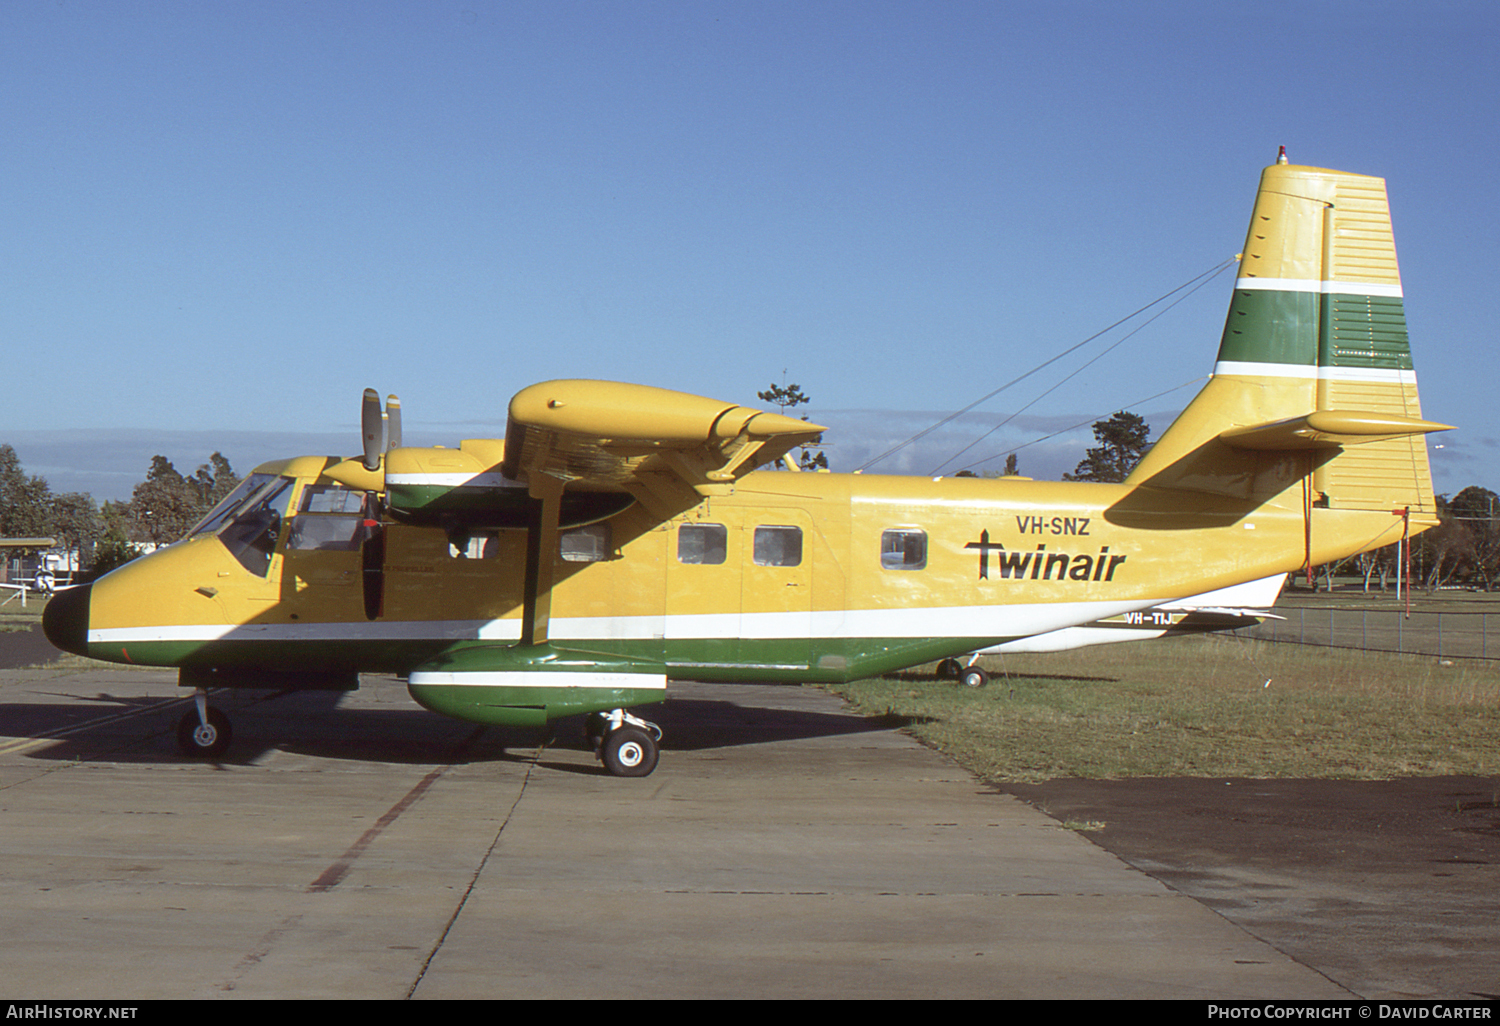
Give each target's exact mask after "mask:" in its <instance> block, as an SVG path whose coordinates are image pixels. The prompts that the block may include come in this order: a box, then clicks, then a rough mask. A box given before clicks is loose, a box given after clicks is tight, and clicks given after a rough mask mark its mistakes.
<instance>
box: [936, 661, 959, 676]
mask: <svg viewBox="0 0 1500 1026" xmlns="http://www.w3.org/2000/svg"><path fill="white" fill-rule="evenodd" d="M963 672H964V664H963V663H961V662H959V661H958V660H957V659H944V660H943V661H942V662H940V663H938V664H937V678H938V680H958V678H959V677H960V676H962V675H963Z"/></svg>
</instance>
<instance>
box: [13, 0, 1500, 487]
mask: <svg viewBox="0 0 1500 1026" xmlns="http://www.w3.org/2000/svg"><path fill="white" fill-rule="evenodd" d="M1497 36H1500V5H1496V4H1493V3H1481V2H1473V3H1470V2H1449V3H1442V2H1426V3H1422V4H1412V3H1397V2H1380V0H1364V2H1358V3H1355V2H1350V3H1317V2H1308V0H1303V2H1299V3H1277V2H1258V3H1241V2H1235V0H1228V2H1216V3H1206V2H1194V3H1187V2H1180V3H1176V2H1173V3H1169V2H1162V3H1151V2H1131V3H1103V2H1097V3H1083V2H1072V3H1070V2H1066V0H1050V2H1046V3H1006V2H988V3H974V2H923V3H916V2H907V3H890V2H881V0H860V2H851V3H843V2H816V0H798V2H792V3H780V2H754V3H749V2H737V3H731V2H714V0H699V2H637V3H626V2H602V0H591V2H569V0H546V2H537V3H531V2H508V3H488V2H479V0H456V2H449V0H424V2H409V3H397V2H374V0H360V2H353V3H340V2H322V0H298V2H272V0H256V2H253V3H234V2H203V0H199V2H192V3H162V2H149V0H142V2H135V3H131V4H120V3H116V2H112V0H61V2H60V0H45V2H42V0H11V2H9V3H6V4H4V5H0V90H3V93H0V95H4V96H5V97H6V102H5V104H4V105H3V106H0V131H3V138H4V139H5V140H6V144H5V146H4V148H3V150H0V189H3V194H4V195H5V197H6V198H7V202H6V204H5V214H4V218H5V228H6V230H5V233H4V237H5V244H4V245H3V246H0V289H3V296H4V299H3V303H0V345H3V355H4V361H3V367H4V380H5V382H6V385H7V387H6V391H5V396H4V401H3V404H0V442H9V443H10V444H12V445H14V446H15V447H16V449H17V451H18V452H19V453H20V455H21V458H22V460H23V462H24V463H25V465H26V467H27V469H28V470H29V471H31V472H33V473H41V474H43V475H44V476H46V477H47V478H48V479H49V481H51V482H52V484H53V488H54V490H55V491H66V490H73V489H82V490H89V491H93V492H94V494H95V495H96V496H97V497H99V498H107V497H124V496H125V495H127V494H128V491H129V486H130V485H131V484H132V483H134V482H135V481H138V480H140V478H141V477H142V476H143V475H144V472H145V469H146V466H147V464H148V463H149V459H150V456H151V455H152V454H153V453H154V452H158V451H163V452H164V454H165V455H167V456H169V457H170V458H172V459H173V460H174V461H176V463H177V465H178V466H179V468H180V469H191V468H192V467H195V466H196V465H197V464H199V463H202V462H204V461H206V459H207V456H208V454H209V452H210V451H212V450H214V449H222V450H223V451H224V452H225V453H226V454H227V455H229V456H230V458H231V460H233V462H234V463H235V465H236V467H237V468H239V469H241V470H248V469H249V467H250V465H253V464H254V463H255V462H259V461H260V460H263V459H269V458H273V457H275V456H279V455H292V454H295V453H296V452H300V451H323V450H324V449H325V448H328V447H335V449H334V451H352V450H353V449H354V448H355V447H356V446H357V444H358V442H357V440H358V432H357V426H356V425H357V416H358V405H359V396H360V393H361V390H362V389H364V388H365V387H366V386H373V387H376V388H379V389H381V390H382V391H383V392H396V393H398V394H400V395H401V397H402V401H403V407H404V410H405V414H406V423H407V428H408V438H409V440H412V441H417V442H421V443H423V444H428V443H447V444H452V443H455V442H456V441H457V440H458V439H459V438H461V437H472V436H492V435H498V434H500V433H502V431H503V425H504V417H505V408H506V403H507V402H508V401H509V398H510V396H511V395H512V394H513V393H514V392H515V391H517V390H518V389H520V388H522V387H524V386H525V385H528V384H531V383H533V382H535V381H540V380H545V379H548V378H555V377H597V378H613V379H620V380H630V381H641V382H645V383H649V384H655V385H661V386H664V387H669V388H677V389H682V390H685V391H692V392H699V393H703V394H707V395H712V396H715V397H719V398H724V399H730V400H736V401H740V402H744V403H746V404H749V405H754V404H755V403H756V400H755V392H756V391H757V390H759V389H763V388H766V387H767V386H768V385H770V384H771V383H773V382H778V383H779V382H782V381H792V382H796V383H798V384H800V385H801V386H802V388H803V390H804V391H806V392H807V393H809V394H810V395H811V396H812V397H813V400H814V402H813V405H812V407H811V408H810V410H811V414H812V416H813V418H814V419H815V420H819V421H821V422H823V423H826V424H829V425H830V426H832V427H833V428H834V431H833V432H832V433H831V434H830V436H829V438H828V441H829V443H830V446H829V449H828V452H829V455H830V457H831V458H832V459H833V461H834V464H835V467H836V468H838V469H852V468H853V467H854V466H857V465H859V464H860V463H861V462H863V461H864V460H865V459H868V458H869V457H870V456H873V455H876V454H877V453H878V452H880V451H883V450H884V449H885V448H888V447H889V446H890V445H894V444H895V443H896V442H898V441H900V440H901V439H902V438H904V437H906V436H907V435H909V434H911V433H913V432H915V431H917V430H920V429H921V428H922V427H925V426H927V425H929V424H931V423H932V422H933V421H935V420H937V419H938V418H940V417H942V416H944V415H946V414H948V413H951V412H952V411H954V410H956V409H958V408H959V407H962V406H964V405H966V404H968V403H969V402H971V401H973V400H975V399H977V398H979V397H980V396H982V395H984V394H986V393H988V392H990V391H991V390H993V389H995V388H998V387H999V386H1000V385H1002V384H1004V383H1005V382H1006V381H1009V380H1010V379H1011V378H1014V377H1015V376H1017V375H1018V374H1020V373H1022V372H1024V371H1026V370H1028V369H1030V368H1031V367H1033V366H1035V365H1036V364H1038V363H1040V362H1042V361H1043V360H1045V359H1047V358H1050V357H1052V356H1054V355H1056V354H1057V353H1059V352H1061V351H1063V350H1065V349H1067V348H1068V347H1070V346H1073V345H1075V344H1076V343H1078V342H1080V341H1082V340H1083V339H1085V338H1087V337H1088V336H1090V335H1092V334H1094V333H1095V332H1097V331H1098V330H1099V329H1101V328H1103V327H1105V326H1106V325H1109V324H1111V323H1112V322H1114V321H1116V320H1118V319H1120V318H1121V317H1123V316H1125V315H1126V314H1128V313H1130V312H1131V311H1133V310H1135V309H1137V308H1139V307H1141V306H1143V305H1144V304H1146V303H1149V302H1150V301H1151V300H1153V299H1155V298H1157V297H1158V296H1160V295H1162V294H1163V293H1166V292H1167V291H1169V290H1171V289H1173V288H1176V287H1177V286H1179V285H1181V284H1182V283H1183V282H1186V281H1188V280H1189V279H1192V278H1193V277H1194V276H1195V275H1198V274H1199V273H1201V272H1203V271H1206V270H1208V269H1210V268H1212V267H1214V266H1216V265H1218V264H1219V263H1220V262H1222V261H1223V260H1225V259H1226V258H1227V257H1230V256H1232V255H1233V254H1234V253H1235V252H1236V251H1237V250H1238V249H1239V248H1240V246H1241V244H1242V243H1243V239H1244V233H1245V226H1246V223H1247V221H1248V217H1249V211H1250V203H1251V200H1252V198H1253V194H1254V189H1255V184H1256V181H1257V177H1258V175H1259V172H1260V169H1261V167H1262V166H1264V165H1265V164H1268V163H1270V162H1271V161H1273V160H1274V159H1275V156H1276V149H1277V147H1278V146H1279V145H1285V146H1286V147H1287V149H1288V152H1289V153H1290V155H1291V158H1292V160H1293V161H1294V162H1298V163H1308V164H1315V165H1319V166H1324V167H1334V168H1340V169H1343V170H1350V171H1358V172H1362V173H1366V174H1374V175H1380V176H1382V177H1385V178H1386V179H1387V181H1388V185H1389V190H1390V194H1391V201H1392V207H1393V211H1394V219H1395V223H1396V235H1397V247H1398V251H1399V255H1400V259H1401V265H1402V272H1403V279H1404V285H1405V290H1406V297H1407V300H1406V302H1407V312H1408V318H1409V324H1410V327H1411V331H1412V338H1413V349H1414V353H1415V358H1416V361H1417V369H1418V377H1419V380H1420V383H1421V388H1422V400H1423V408H1424V413H1425V414H1426V415H1427V416H1428V417H1429V418H1431V419H1435V420H1440V421H1444V422H1446V423H1451V424H1456V425H1458V426H1459V427H1460V428H1461V430H1460V431H1458V432H1453V433H1451V434H1450V435H1448V436H1447V437H1443V438H1439V439H1438V440H1437V441H1438V442H1439V443H1441V444H1442V445H1443V448H1442V449H1440V450H1434V468H1435V473H1436V477H1437V485H1438V488H1439V490H1440V491H1448V492H1453V491H1457V490H1458V489H1460V488H1462V487H1464V486H1466V485H1469V484H1481V485H1484V486H1486V487H1490V488H1495V489H1496V490H1500V473H1497V472H1496V462H1495V461H1496V455H1497V448H1496V446H1497V442H1500V409H1497V404H1495V403H1494V402H1493V401H1492V399H1491V396H1490V391H1491V388H1490V387H1489V386H1490V383H1491V382H1492V381H1493V379H1494V377H1495V363H1494V360H1493V358H1492V357H1491V356H1490V353H1491V350H1492V349H1493V348H1494V340H1493V331H1492V328H1491V326H1490V322H1489V321H1488V318H1487V316H1485V312H1486V311H1487V309H1488V306H1489V302H1488V300H1489V298H1490V295H1491V292H1492V289H1491V287H1490V285H1489V284H1488V271H1487V268H1488V267H1489V266H1490V264H1491V262H1492V252H1491V251H1492V248H1493V240H1494V239H1496V238H1497V236H1500V231H1497V228H1500V225H1497V221H1500V215H1497V205H1496V201H1495V185H1496V181H1495V179H1496V171H1495V169H1496V168H1497V167H1500V160H1497V159H1496V158H1497V153H1496V152H1495V151H1496V149H1497V147H1500V143H1497V133H1496V131H1495V125H1496V124H1497V122H1500V118H1497V117H1496V115H1497V113H1500V111H1497V107H1500V103H1497V99H1500V62H1496V61H1495V60H1494V58H1493V50H1494V46H1495V40H1496V38H1497ZM1229 284H1230V282H1229V278H1228V277H1227V276H1220V277H1219V278H1217V279H1216V280H1215V281H1213V282H1212V283H1210V284H1209V285H1208V286H1207V287H1205V288H1203V289H1202V290H1200V291H1198V292H1196V293H1194V294H1193V295H1192V296H1191V297H1189V298H1187V299H1186V300H1185V301H1183V302H1182V303H1181V305H1179V306H1177V307H1176V308H1174V309H1173V310H1172V311H1170V312H1169V313H1167V314H1165V315H1164V316H1163V317H1162V318H1161V319H1160V320H1158V321H1156V322H1155V323H1153V324H1152V325H1150V326H1148V327H1146V328H1145V329H1143V330H1142V331H1141V332H1140V333H1139V334H1137V335H1135V336H1133V337H1131V338H1130V339H1128V340H1126V341H1124V342H1122V343H1121V344H1120V345H1119V346H1118V347H1117V348H1115V349H1114V350H1113V351H1111V352H1109V353H1108V354H1107V355H1105V356H1103V357H1102V358H1100V359H1099V361H1098V362H1097V363H1095V364H1093V365H1092V366H1090V367H1088V368H1086V369H1084V370H1083V371H1081V372H1080V373H1078V375H1077V376H1076V377H1074V378H1071V379H1069V380H1067V381H1066V382H1065V383H1063V384H1062V385H1061V386H1060V387H1057V388H1056V390H1055V391H1053V392H1051V393H1050V394H1047V395H1045V396H1041V393H1042V392H1043V391H1044V390H1045V389H1047V388H1051V387H1053V386H1054V385H1056V384H1057V383H1058V381H1059V379H1060V378H1062V376H1063V375H1064V374H1068V373H1071V372H1072V371H1073V370H1075V369H1076V368H1077V367H1078V365H1079V363H1080V361H1081V359H1086V358H1088V357H1091V356H1094V355H1097V353H1098V352H1099V351H1100V349H1102V348H1103V347H1104V346H1107V345H1109V344H1111V343H1113V342H1116V341H1119V338H1120V333H1119V332H1116V333H1114V334H1113V335H1111V336H1108V337H1106V338H1105V339H1103V340H1102V341H1101V343H1096V344H1095V345H1094V346H1092V347H1086V348H1085V349H1083V350H1080V353H1079V355H1078V357H1077V358H1072V359H1070V360H1068V361H1060V362H1059V363H1058V364H1057V365H1055V366H1054V367H1052V368H1049V369H1048V370H1047V371H1044V372H1042V373H1041V374H1038V375H1037V376H1035V377H1034V378H1031V379H1028V380H1027V381H1025V382H1022V383H1021V384H1019V385H1017V386H1015V387H1013V388H1011V389H1008V390H1006V391H1004V392H1001V393H1000V394H999V395H998V396H996V397H995V398H994V399H992V400H990V401H989V402H987V403H985V404H983V405H982V406H980V407H979V408H978V409H977V410H975V411H974V412H973V413H971V414H968V415H966V416H965V417H964V418H962V419H961V420H960V421H957V422H955V425H954V426H952V427H950V428H948V429H945V430H944V431H941V432H936V433H934V434H933V435H931V436H928V437H927V438H925V439H923V441H922V442H921V443H919V444H917V445H913V446H911V447H908V448H907V449H905V450H902V452H901V453H900V454H898V455H897V456H896V457H892V458H891V459H889V460H887V461H886V462H884V463H881V464H877V465H876V466H875V467H873V468H872V469H873V470H885V471H892V472H910V473H931V472H932V471H933V470H934V469H935V468H936V467H937V466H938V465H940V464H941V463H943V461H945V460H947V459H948V458H949V457H950V456H951V455H952V454H953V452H955V451H956V450H958V449H959V448H961V447H962V446H964V445H967V444H968V443H969V442H970V441H972V440H973V439H974V438H975V437H976V436H978V435H979V434H981V433H982V432H984V431H986V430H988V429H989V428H990V427H992V426H994V425H995V424H996V423H997V422H998V421H999V420H1001V419H1003V418H1004V417H1006V416H1009V415H1010V414H1012V413H1014V412H1015V411H1016V410H1018V409H1019V408H1021V407H1023V406H1026V404H1029V403H1033V402H1034V405H1032V406H1029V407H1028V408H1027V409H1026V410H1025V413H1024V414H1023V415H1022V416H1020V417H1018V418H1017V419H1016V420H1014V421H1012V422H1011V423H1010V424H1008V425H1006V426H1005V427H1003V428H1000V429H999V430H997V431H996V432H995V433H994V434H993V435H992V436H990V437H989V438H988V439H986V440H985V441H984V442H982V443H980V444H979V445H977V446H976V447H975V448H974V449H972V450H970V452H969V453H968V454H967V455H965V456H964V457H962V458H961V459H960V460H959V461H958V462H957V463H955V464H951V465H949V467H948V468H947V469H948V471H949V472H951V471H952V470H953V469H956V467H957V466H961V465H964V464H967V463H971V462H973V461H974V460H975V459H978V458H979V457H980V456H996V457H998V458H997V459H996V460H994V461H993V462H991V463H988V464H985V465H984V466H989V467H998V466H999V465H1000V464H1001V463H1002V462H1003V457H1004V454H1005V453H1006V452H1008V451H1010V450H1011V449H1013V448H1015V447H1017V446H1020V445H1023V444H1026V443H1028V442H1030V443H1033V444H1030V445H1027V447H1025V448H1022V449H1020V451H1019V453H1020V462H1021V469H1022V472H1023V473H1031V474H1034V475H1035V476H1038V477H1056V476H1058V474H1060V473H1061V472H1062V471H1063V470H1067V469H1070V468H1071V467H1072V465H1073V464H1074V463H1076V462H1077V461H1078V460H1079V459H1080V458H1081V457H1082V450H1083V447H1084V446H1085V445H1086V444H1087V441H1088V430H1087V427H1086V425H1087V424H1088V423H1090V422H1091V421H1092V420H1094V419H1098V418H1100V417H1104V416H1107V415H1108V414H1109V413H1110V412H1112V411H1114V410H1116V409H1119V408H1122V407H1128V408H1131V409H1134V410H1137V411H1138V412H1141V413H1143V414H1146V415H1147V416H1148V419H1149V420H1151V421H1152V423H1153V425H1154V426H1155V427H1156V428H1157V430H1160V429H1161V428H1164V427H1165V425H1166V423H1167V420H1168V419H1169V418H1170V415H1171V412H1172V411H1173V410H1175V409H1178V408H1180V407H1181V406H1182V405H1183V404H1184V403H1185V402H1186V401H1187V399H1188V398H1189V397H1190V395H1191V392H1192V388H1191V387H1187V386H1189V383H1190V382H1193V381H1195V380H1197V379H1200V378H1201V377H1202V376H1203V375H1205V374H1206V373H1207V372H1208V371H1209V370H1210V368H1211V364H1212V360H1213V355H1214V352H1215V349H1216V346H1217V342H1218V336H1219V332H1220V330H1221V328H1222V325H1223V317H1224V310H1225V308H1226V305H1227V301H1228V293H1229ZM1178 386H1183V387H1178ZM1172 389H1176V390H1175V391H1169V390H1172ZM1164 392H1166V393H1167V394H1166V395H1162V393H1164ZM1039 396H1040V398H1039ZM1077 424H1083V425H1085V426H1084V427H1083V428H1081V429H1077V430H1074V431H1073V432H1071V433H1065V434H1060V435H1056V436H1055V437H1053V438H1051V439H1050V440H1048V441H1045V442H1034V440H1035V439H1038V438H1041V437H1043V436H1047V435H1052V434H1054V433H1055V432H1058V431H1061V430H1062V429H1063V428H1065V427H1068V426H1071V425H1077ZM343 438H347V442H341V441H340V439H343ZM299 443H301V444H299ZM287 446H291V447H292V448H290V449H288V448H287ZM164 450H170V451H164ZM979 469H983V467H980V468H979Z"/></svg>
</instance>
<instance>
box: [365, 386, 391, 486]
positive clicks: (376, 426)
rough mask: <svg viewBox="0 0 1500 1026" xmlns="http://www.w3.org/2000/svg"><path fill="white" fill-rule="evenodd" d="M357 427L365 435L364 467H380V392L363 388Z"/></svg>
mask: <svg viewBox="0 0 1500 1026" xmlns="http://www.w3.org/2000/svg"><path fill="white" fill-rule="evenodd" d="M359 427H360V431H361V432H362V433H363V434H364V436H365V469H366V470H378V469H380V453H381V450H382V449H384V448H385V427H384V425H383V424H382V422H381V413H380V393H379V392H376V391H375V390H374V389H373V388H367V389H365V397H364V402H363V403H362V404H361V405H360V410H359Z"/></svg>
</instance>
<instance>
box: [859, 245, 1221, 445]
mask: <svg viewBox="0 0 1500 1026" xmlns="http://www.w3.org/2000/svg"><path fill="white" fill-rule="evenodd" d="M1233 263H1234V259H1233V258H1231V259H1229V260H1225V261H1222V262H1220V263H1218V264H1216V265H1214V266H1213V267H1211V268H1209V269H1208V270H1206V271H1204V272H1203V273H1201V274H1198V275H1195V276H1193V277H1192V278H1189V279H1188V280H1187V281H1185V282H1183V283H1182V284H1181V285H1179V286H1177V287H1176V288H1175V289H1172V290H1171V291H1170V292H1166V293H1163V294H1162V295H1160V296H1158V297H1156V298H1155V299H1153V300H1152V301H1151V302H1149V303H1147V304H1146V305H1145V306H1143V307H1141V308H1140V309H1139V310H1136V311H1135V312H1134V313H1130V314H1127V315H1126V316H1124V317H1121V318H1120V319H1119V320H1118V321H1115V323H1113V324H1111V325H1110V326H1109V327H1107V328H1101V329H1100V330H1098V331H1096V332H1094V333H1093V334H1092V335H1090V336H1089V337H1088V338H1086V339H1084V340H1083V341H1082V342H1079V343H1077V344H1075V345H1072V346H1070V347H1068V348H1067V349H1064V350H1063V351H1062V352H1060V353H1058V354H1057V355H1056V356H1054V357H1052V358H1051V359H1050V360H1044V361H1043V362H1041V363H1039V364H1037V365H1036V366H1035V367H1033V368H1031V370H1029V371H1027V372H1026V373H1025V374H1022V375H1020V376H1019V377H1015V378H1012V379H1011V380H1009V381H1007V382H1006V383H1005V384H1003V385H1001V386H1000V387H999V388H997V389H995V390H994V391H992V392H989V393H986V394H985V395H982V396H980V397H979V398H978V399H975V400H974V401H973V402H972V403H969V405H967V406H965V407H963V408H962V409H959V410H956V411H954V412H953V413H950V414H948V416H946V417H944V418H943V419H942V420H940V421H938V422H937V423H935V424H932V425H930V426H928V427H925V428H923V429H922V430H921V431H918V432H917V433H916V434H914V435H912V436H911V437H910V438H908V439H906V440H905V441H904V442H898V443H897V444H896V445H893V446H891V448H889V449H887V450H886V451H885V452H883V453H881V454H880V455H879V456H876V457H875V458H874V459H871V460H867V461H865V463H864V464H863V465H861V466H860V467H859V468H858V469H856V470H855V471H854V472H855V473H856V474H859V473H863V472H864V471H866V470H868V469H870V468H871V467H873V466H874V465H875V464H877V463H879V462H880V461H881V460H883V459H886V458H887V457H890V456H893V455H895V454H896V453H898V452H900V451H901V450H902V449H905V448H906V447H907V446H908V445H911V444H912V443H913V442H916V441H918V440H920V439H922V438H925V437H926V436H928V435H930V434H932V432H934V431H936V430H937V429H938V428H940V427H942V426H943V425H945V424H948V423H951V422H952V421H955V420H957V419H958V418H959V417H962V416H963V415H964V414H965V413H968V412H969V411H970V410H972V409H974V407H976V406H979V405H980V404H982V403H986V402H988V401H989V400H991V399H993V398H994V397H995V396H997V395H999V394H1000V393H1001V392H1003V391H1005V390H1006V389H1007V388H1010V387H1011V386H1012V385H1016V384H1019V383H1020V382H1022V381H1025V380H1026V379H1027V378H1029V377H1031V376H1032V375H1033V374H1035V373H1037V372H1038V371H1040V370H1042V369H1043V368H1045V367H1049V366H1051V365H1052V364H1054V363H1056V362H1057V361H1058V360H1061V359H1062V358H1063V357H1065V356H1067V355H1069V354H1070V353H1073V352H1074V351H1076V350H1078V349H1082V348H1083V347H1084V346H1086V345H1088V344H1089V343H1090V342H1092V341H1094V340H1095V339H1097V338H1099V337H1100V336H1101V335H1105V334H1107V333H1109V332H1111V331H1113V330H1114V329H1116V328H1118V327H1119V326H1120V325H1122V324H1124V323H1125V322H1126V321H1128V320H1130V319H1131V318H1133V317H1137V316H1139V315H1140V314H1142V313H1145V312H1146V311H1147V310H1149V309H1151V308H1152V307H1153V306H1155V305H1156V304H1158V303H1160V302H1162V301H1163V300H1165V299H1168V298H1169V297H1171V296H1174V295H1176V294H1177V293H1179V292H1181V291H1182V290H1183V289H1186V288H1189V287H1191V286H1193V285H1194V284H1197V283H1198V282H1199V281H1200V280H1202V279H1208V278H1212V277H1213V276H1214V275H1216V274H1218V273H1219V272H1221V271H1223V270H1224V268H1226V267H1228V266H1230V265H1232V264H1233Z"/></svg>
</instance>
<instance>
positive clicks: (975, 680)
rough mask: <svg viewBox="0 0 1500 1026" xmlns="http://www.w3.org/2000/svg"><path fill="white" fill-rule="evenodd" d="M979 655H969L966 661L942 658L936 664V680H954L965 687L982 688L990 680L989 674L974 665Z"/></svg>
mask: <svg viewBox="0 0 1500 1026" xmlns="http://www.w3.org/2000/svg"><path fill="white" fill-rule="evenodd" d="M978 659H979V656H978V655H977V654H975V655H973V656H970V657H969V661H968V663H964V662H963V661H962V660H960V659H944V660H943V661H942V662H940V663H938V665H937V677H938V680H956V681H958V682H959V683H961V684H962V685H963V686H964V687H966V688H982V687H984V686H985V685H986V684H988V683H989V682H990V675H989V674H988V673H985V672H984V670H983V669H982V668H980V667H979V666H978V665H976V663H977V660H978Z"/></svg>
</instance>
